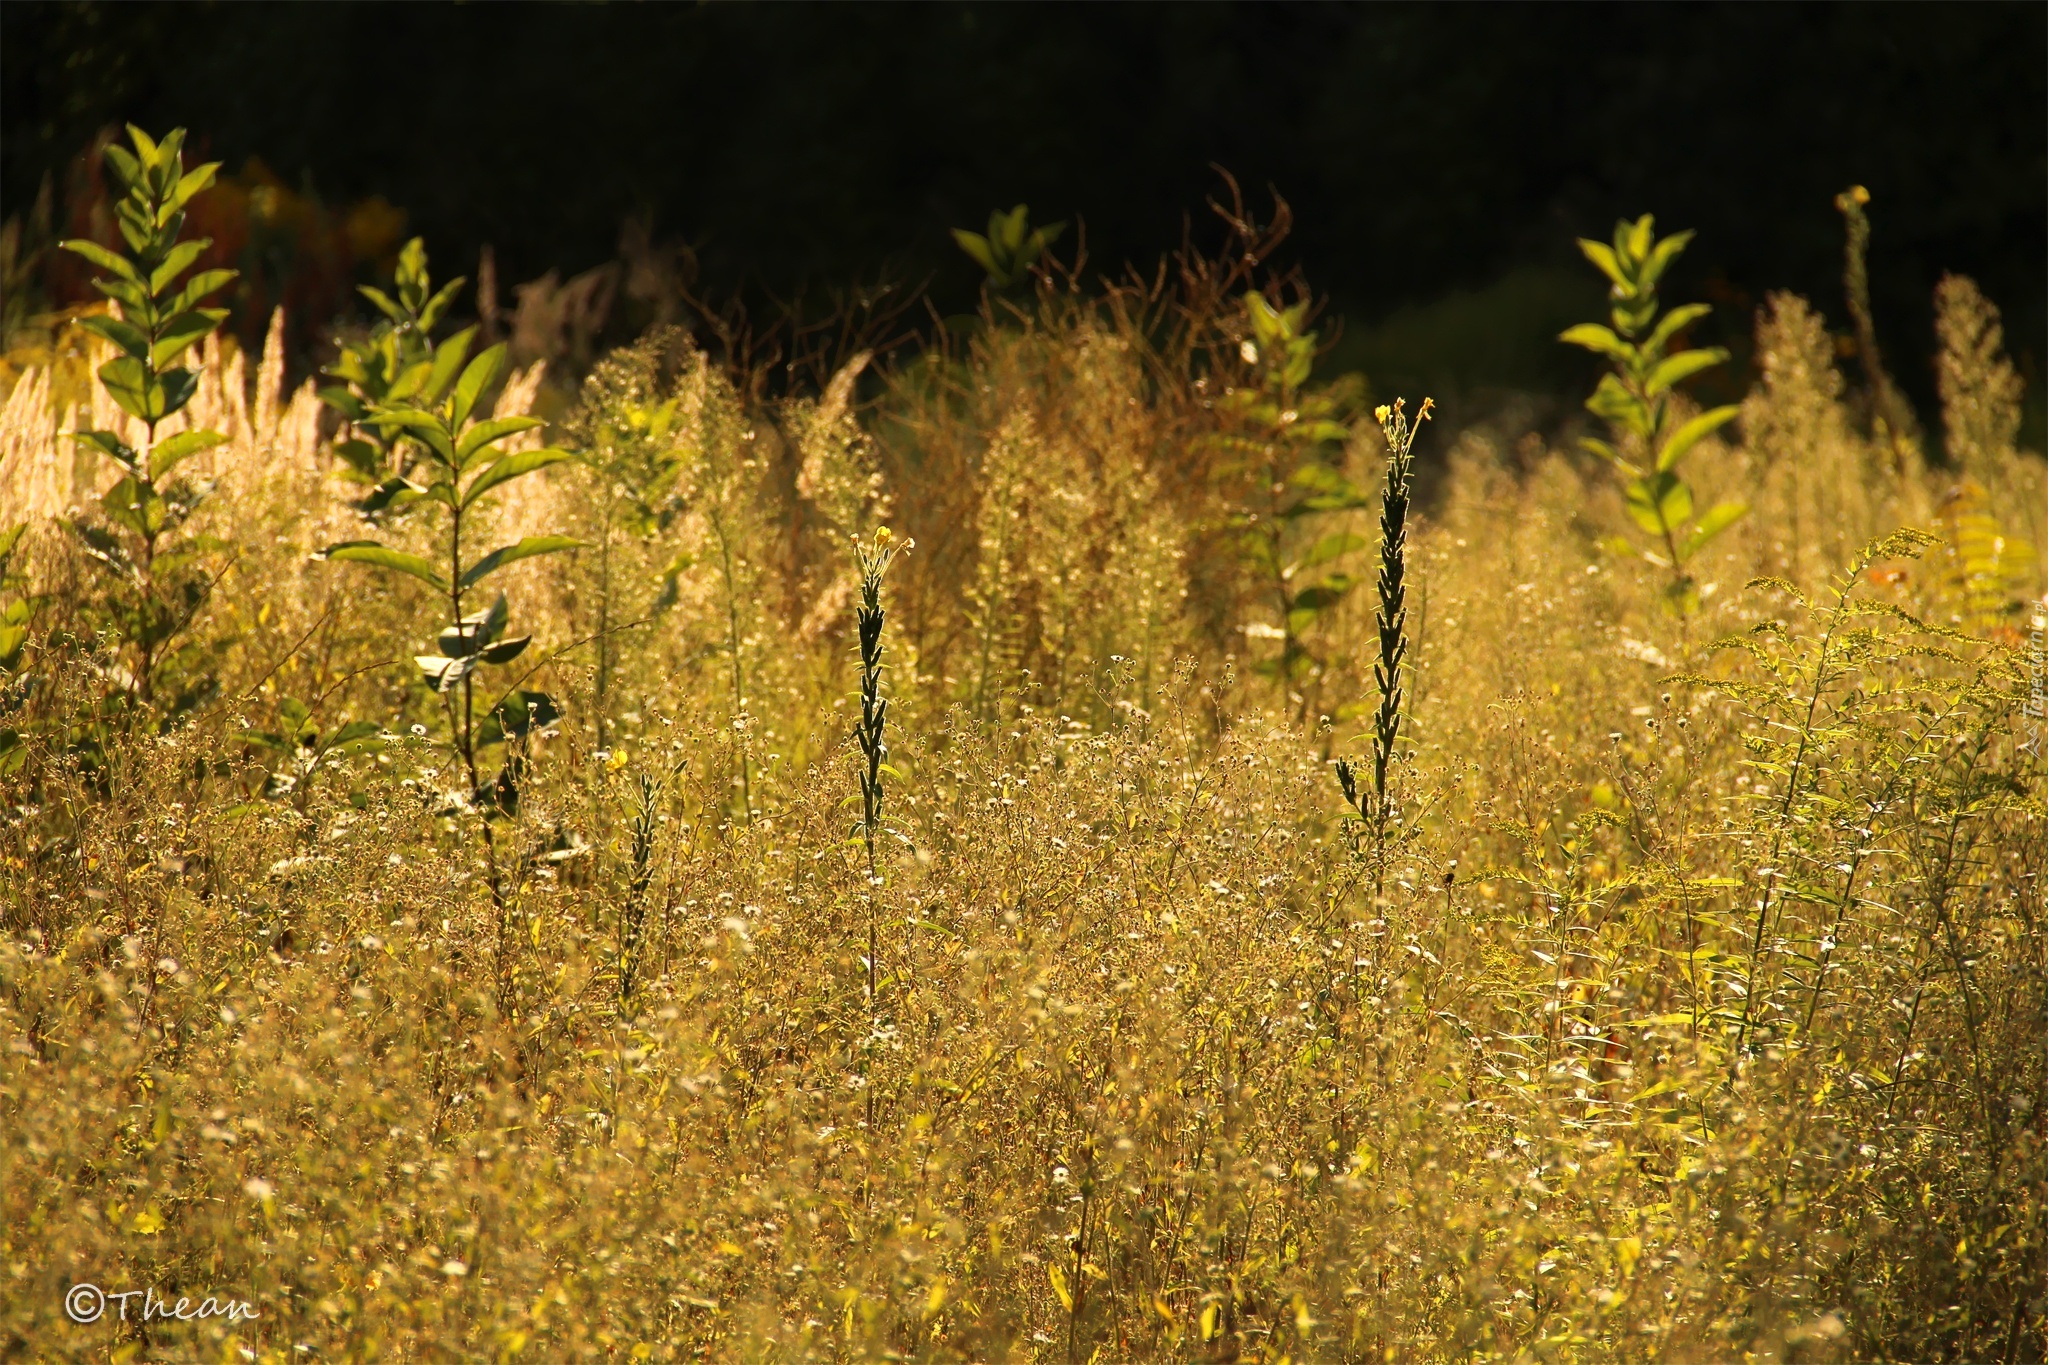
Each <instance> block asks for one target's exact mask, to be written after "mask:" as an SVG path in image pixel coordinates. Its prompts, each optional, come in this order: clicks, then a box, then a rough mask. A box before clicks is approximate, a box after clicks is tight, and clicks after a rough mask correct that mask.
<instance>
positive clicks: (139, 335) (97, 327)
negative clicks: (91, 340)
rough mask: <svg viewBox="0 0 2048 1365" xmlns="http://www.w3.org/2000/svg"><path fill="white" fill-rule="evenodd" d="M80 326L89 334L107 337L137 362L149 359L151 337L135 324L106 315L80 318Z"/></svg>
mask: <svg viewBox="0 0 2048 1365" xmlns="http://www.w3.org/2000/svg"><path fill="white" fill-rule="evenodd" d="M78 325H79V326H80V327H83V328H85V330H86V331H88V332H92V333H94V334H95V335H98V336H103V337H105V338H106V339H107V340H108V341H111V342H113V343H114V345H115V346H116V347H118V348H119V349H120V350H122V351H125V352H126V353H127V354H128V355H130V356H133V357H134V358H135V359H137V360H147V359H148V358H149V337H148V335H147V334H146V333H145V332H144V331H143V330H142V329H141V328H140V327H137V326H135V325H134V324H133V323H130V322H123V321H122V320H121V319H119V318H114V317H107V316H105V315H104V314H94V315H92V316H91V317H83V318H80V319H79V320H78Z"/></svg>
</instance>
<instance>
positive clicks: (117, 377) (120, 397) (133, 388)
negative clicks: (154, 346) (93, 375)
mask: <svg viewBox="0 0 2048 1365" xmlns="http://www.w3.org/2000/svg"><path fill="white" fill-rule="evenodd" d="M99 374H100V383H102V384H104V385H106V389H107V395H108V396H109V397H111V398H112V399H113V400H114V402H115V403H116V404H118V405H119V406H120V408H121V410H122V411H123V412H126V413H128V414H129V415H130V416H132V417H140V418H141V419H142V420H143V421H145V422H155V421H160V420H161V419H162V418H163V416H164V409H165V404H166V395H165V393H164V386H163V384H162V383H161V382H160V381H159V380H158V379H157V377H156V376H155V375H153V374H151V373H150V371H149V367H148V366H147V365H145V364H144V363H143V362H142V361H140V360H138V359H136V358H135V357H134V356H119V357H117V358H115V359H113V360H109V361H108V362H107V363H106V364H104V365H102V366H100V371H99Z"/></svg>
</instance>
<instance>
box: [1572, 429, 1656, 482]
mask: <svg viewBox="0 0 2048 1365" xmlns="http://www.w3.org/2000/svg"><path fill="white" fill-rule="evenodd" d="M1579 444H1580V445H1582V446H1584V447H1585V448H1586V449H1587V450H1588V451H1591V452H1592V453H1593V454H1595V455H1598V456H1599V457H1600V458H1601V459H1603V460H1606V461H1608V462H1609V463H1611V464H1612V465H1614V467H1615V468H1617V469H1619V470H1621V471H1622V472H1623V473H1624V474H1628V475H1631V476H1634V475H1636V474H1640V473H1641V472H1642V471H1641V470H1639V469H1637V468H1636V467H1635V463H1634V462H1633V461H1631V460H1629V459H1628V458H1627V457H1625V456H1624V455H1623V454H1622V453H1621V452H1620V451H1619V450H1616V449H1615V448H1614V446H1613V445H1611V444H1610V443H1608V442H1606V441H1603V440H1601V439H1599V438H1598V437H1596V436H1581V437H1580V438H1579Z"/></svg>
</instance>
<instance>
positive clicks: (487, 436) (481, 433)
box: [455, 417, 547, 468]
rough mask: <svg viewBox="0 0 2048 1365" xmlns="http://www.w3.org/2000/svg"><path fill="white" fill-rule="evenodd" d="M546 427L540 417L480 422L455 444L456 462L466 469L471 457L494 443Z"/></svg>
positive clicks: (463, 434)
mask: <svg viewBox="0 0 2048 1365" xmlns="http://www.w3.org/2000/svg"><path fill="white" fill-rule="evenodd" d="M546 425H547V421H546V419H545V418H540V417H493V418H491V420H490V421H488V422H478V423H477V424H476V425H475V426H473V427H471V428H470V429H469V430H468V431H465V432H463V433H462V439H461V440H459V441H457V442H456V443H455V462H456V464H458V465H460V466H463V467H465V468H466V467H467V466H468V464H469V460H470V457H471V456H472V455H474V454H476V453H477V452H478V451H479V450H482V449H483V448H484V447H485V446H487V445H489V444H491V443H492V442H493V441H500V440H503V439H504V438H505V437H507V436H512V435H516V434H517V433H519V432H522V431H532V430H533V429H534V428H535V427H544V426H546Z"/></svg>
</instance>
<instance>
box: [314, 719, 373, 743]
mask: <svg viewBox="0 0 2048 1365" xmlns="http://www.w3.org/2000/svg"><path fill="white" fill-rule="evenodd" d="M382 735H383V731H382V730H380V729H379V728H378V727H377V725H376V723H375V722H374V721H367V720H352V721H350V722H349V723H348V724H346V725H344V726H342V727H341V728H340V729H339V730H336V731H335V732H334V733H333V735H331V736H329V738H328V740H327V747H328V748H329V749H343V748H355V747H357V746H360V745H362V743H363V741H365V740H372V739H377V738H380V737H381V736H382Z"/></svg>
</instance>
